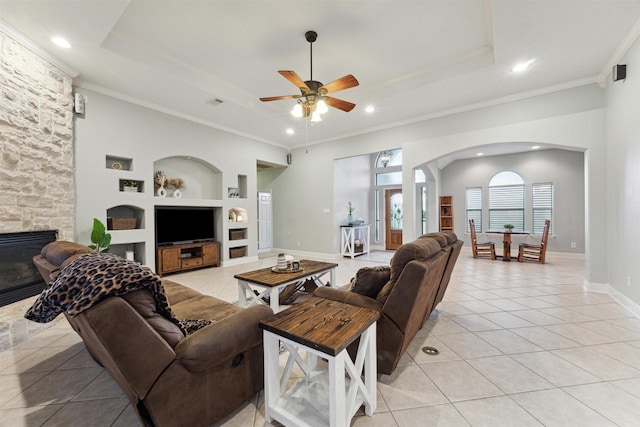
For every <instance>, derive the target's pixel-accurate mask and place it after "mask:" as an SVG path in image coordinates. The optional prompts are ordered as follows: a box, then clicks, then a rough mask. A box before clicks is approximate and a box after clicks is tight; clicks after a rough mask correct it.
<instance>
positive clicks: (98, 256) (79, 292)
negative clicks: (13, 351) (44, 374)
mask: <svg viewBox="0 0 640 427" xmlns="http://www.w3.org/2000/svg"><path fill="white" fill-rule="evenodd" d="M139 289H148V290H149V291H150V292H151V295H153V299H154V300H155V303H156V310H157V312H158V313H159V314H160V315H162V316H164V317H165V318H167V319H169V320H170V321H171V322H173V323H175V324H176V325H178V327H179V328H180V329H181V330H182V332H183V333H184V334H185V335H188V334H190V333H192V332H195V331H197V330H198V329H201V328H202V327H204V326H206V325H208V324H210V323H211V321H210V320H195V319H185V320H180V319H178V318H177V317H176V316H175V315H174V313H173V311H172V310H171V307H170V306H169V301H168V300H167V296H166V294H165V292H164V286H163V285H162V280H161V279H160V277H159V276H158V275H157V274H155V273H153V272H152V271H151V270H150V269H148V268H146V267H142V266H141V265H140V264H137V263H135V262H133V261H127V260H126V259H124V258H121V257H119V256H117V255H113V254H105V253H88V254H85V255H82V256H80V257H78V258H77V259H76V260H75V261H73V262H72V263H71V264H69V265H68V266H66V267H65V268H64V269H62V271H61V272H60V274H59V275H58V276H57V277H56V279H55V280H54V281H53V282H52V283H51V284H50V285H48V286H47V287H46V288H45V289H44V290H43V291H42V293H41V294H40V296H39V297H38V298H37V299H36V301H35V302H34V303H33V305H32V306H31V308H29V310H27V312H26V313H25V315H24V317H26V318H27V319H29V320H33V321H34V322H40V323H46V322H50V321H52V320H53V319H55V318H56V317H57V316H58V315H59V314H60V313H62V312H66V313H67V314H68V315H70V316H75V315H76V314H78V313H82V312H83V311H84V310H87V309H89V308H91V307H93V306H94V305H95V304H96V303H98V302H99V301H101V300H102V299H104V298H106V297H111V296H120V295H125V294H127V293H129V292H133V291H137V290H139Z"/></svg>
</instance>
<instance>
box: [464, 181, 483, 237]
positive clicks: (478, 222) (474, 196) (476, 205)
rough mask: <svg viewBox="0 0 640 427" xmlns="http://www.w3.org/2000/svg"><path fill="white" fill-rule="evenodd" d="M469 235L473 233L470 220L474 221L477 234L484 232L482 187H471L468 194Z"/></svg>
mask: <svg viewBox="0 0 640 427" xmlns="http://www.w3.org/2000/svg"><path fill="white" fill-rule="evenodd" d="M466 203H467V233H470V232H471V229H470V228H469V220H470V219H472V220H473V222H474V224H475V226H476V232H478V233H480V232H482V187H469V188H467V192H466Z"/></svg>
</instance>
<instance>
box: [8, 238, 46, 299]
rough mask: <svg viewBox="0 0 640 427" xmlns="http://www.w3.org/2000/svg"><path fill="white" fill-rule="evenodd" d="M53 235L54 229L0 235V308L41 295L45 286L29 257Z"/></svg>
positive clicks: (35, 253) (39, 249) (37, 251)
mask: <svg viewBox="0 0 640 427" xmlns="http://www.w3.org/2000/svg"><path fill="white" fill-rule="evenodd" d="M57 234H58V231H57V230H45V231H28V232H23V233H2V234H0V307H2V306H5V305H7V304H11V303H13V302H16V301H20V300H23V299H25V298H29V297H31V296H34V295H37V294H39V293H40V292H42V290H43V289H44V287H45V283H44V280H43V279H42V276H41V275H40V273H39V272H38V269H37V268H36V266H35V264H34V263H33V257H34V256H36V255H38V254H39V253H40V251H41V250H42V248H43V247H44V246H45V245H46V244H47V243H50V242H54V241H55V240H56V237H57Z"/></svg>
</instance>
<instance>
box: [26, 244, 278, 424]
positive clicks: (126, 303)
mask: <svg viewBox="0 0 640 427" xmlns="http://www.w3.org/2000/svg"><path fill="white" fill-rule="evenodd" d="M85 248H86V246H85V247H83V246H82V245H79V244H75V243H71V242H53V243H50V244H49V245H47V246H45V247H44V248H43V250H42V252H41V254H40V255H37V256H36V257H34V262H35V264H36V266H37V267H38V269H39V271H40V272H41V273H42V275H43V277H44V278H45V280H46V281H50V280H51V278H52V277H55V276H56V275H57V273H58V271H59V269H60V267H61V266H63V265H65V261H67V259H69V257H74V256H79V255H80V254H82V253H85V252H86V251H85ZM87 249H88V248H87ZM163 285H164V289H165V293H166V296H167V298H168V300H169V304H170V306H171V309H172V311H173V313H174V314H175V315H176V316H177V317H178V318H179V319H208V320H211V321H212V323H211V324H210V325H208V326H205V327H204V328H202V329H200V330H198V331H196V332H194V333H191V334H190V335H188V336H186V337H185V336H184V335H183V334H182V333H181V331H180V329H179V328H177V327H176V325H175V324H173V323H171V322H170V321H168V320H167V319H166V318H164V317H162V316H160V315H159V314H158V313H157V312H156V311H155V309H156V305H155V302H154V300H153V297H151V293H150V292H149V291H148V290H146V289H141V290H137V291H134V292H131V293H128V294H126V295H123V296H122V297H108V298H105V299H103V300H102V301H101V302H99V303H98V304H96V305H94V306H93V307H91V308H89V309H87V310H85V311H83V312H81V313H80V314H77V315H75V316H70V315H67V314H66V313H65V316H66V317H67V320H68V321H69V323H70V324H71V326H72V327H73V329H74V330H75V331H76V332H77V333H78V334H79V335H80V336H81V337H82V340H83V341H84V344H85V346H86V347H87V350H88V351H89V353H90V354H91V355H92V356H93V358H94V359H95V360H96V361H97V362H98V363H99V364H100V365H102V366H103V367H104V368H105V369H106V370H107V371H108V372H109V374H111V376H112V378H113V379H114V380H115V381H116V382H117V383H118V384H119V385H120V387H121V388H122V390H123V391H124V392H125V393H126V395H127V397H128V398H129V401H130V402H131V405H132V407H133V408H134V409H135V410H136V413H137V415H138V417H139V419H140V421H141V423H142V424H143V425H146V426H209V425H211V424H213V423H214V422H216V421H217V420H219V419H221V418H223V417H225V416H226V415H228V414H230V413H231V412H233V411H234V410H235V409H237V408H238V407H239V406H241V405H242V404H243V403H244V402H246V401H247V400H248V399H249V398H251V397H252V396H253V395H255V393H257V392H258V391H260V390H261V389H262V388H263V387H264V385H263V381H264V375H263V369H264V367H263V347H262V331H261V330H260V328H259V327H258V322H259V321H260V320H261V319H263V318H266V317H269V316H271V315H272V314H273V312H272V311H271V309H270V308H269V307H267V306H264V305H259V306H253V307H250V308H247V309H243V308H240V307H238V306H236V305H233V304H230V303H227V302H225V301H222V300H219V299H217V298H214V297H211V296H206V295H203V294H201V293H199V292H197V291H194V290H193V289H190V288H187V287H185V286H182V285H180V284H178V283H175V282H172V281H169V280H163Z"/></svg>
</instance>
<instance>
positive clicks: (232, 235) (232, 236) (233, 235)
mask: <svg viewBox="0 0 640 427" xmlns="http://www.w3.org/2000/svg"><path fill="white" fill-rule="evenodd" d="M244 232H245V230H229V240H242V239H244V238H245V237H244Z"/></svg>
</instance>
